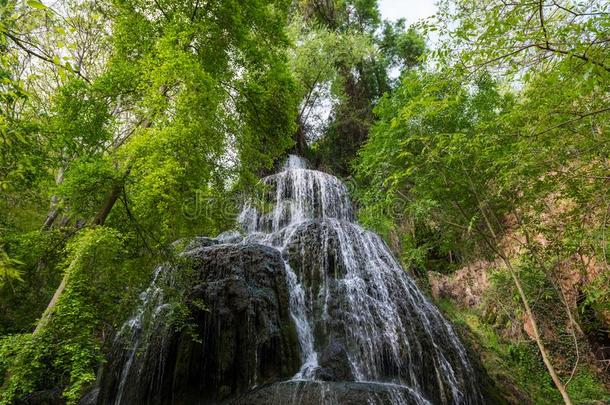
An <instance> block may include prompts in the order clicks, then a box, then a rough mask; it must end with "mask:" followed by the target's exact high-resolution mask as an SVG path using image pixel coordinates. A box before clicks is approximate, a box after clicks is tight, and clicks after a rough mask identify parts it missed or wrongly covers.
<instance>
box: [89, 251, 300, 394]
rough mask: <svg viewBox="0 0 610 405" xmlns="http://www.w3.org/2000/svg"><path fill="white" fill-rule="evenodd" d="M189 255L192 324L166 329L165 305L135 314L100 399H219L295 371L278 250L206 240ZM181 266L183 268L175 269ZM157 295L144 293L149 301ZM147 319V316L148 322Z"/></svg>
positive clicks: (293, 337)
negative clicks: (215, 242)
mask: <svg viewBox="0 0 610 405" xmlns="http://www.w3.org/2000/svg"><path fill="white" fill-rule="evenodd" d="M186 256H187V257H188V258H190V259H192V267H193V270H194V272H195V274H194V276H193V279H194V280H195V282H194V283H193V286H192V288H191V289H190V291H189V292H188V294H187V302H188V310H189V312H190V314H191V319H190V320H189V322H190V323H191V324H192V325H191V327H190V328H184V329H183V330H181V331H178V332H176V331H175V330H174V329H173V328H172V327H167V325H166V323H167V319H168V316H169V312H170V309H169V308H166V307H164V305H166V304H161V305H152V307H153V310H152V311H151V313H149V314H147V315H146V316H143V317H140V318H138V317H136V318H134V320H133V321H132V322H131V325H132V328H127V330H124V331H123V336H124V337H126V338H127V339H126V340H118V341H117V344H116V347H115V350H114V352H113V356H112V359H111V362H110V363H109V364H108V365H107V366H106V367H105V370H104V372H103V374H102V377H101V383H100V390H99V393H98V394H97V403H98V404H111V403H120V404H147V403H151V404H153V403H154V404H166V403H167V404H169V403H172V404H193V403H216V402H219V401H222V400H223V399H225V398H229V397H231V396H233V395H236V394H238V393H241V392H244V391H246V390H248V389H249V388H250V387H252V386H255V385H259V384H263V383H265V382H269V381H277V380H281V379H286V378H289V377H291V376H292V375H294V374H295V373H296V372H297V371H298V369H299V365H300V357H299V356H300V355H299V347H298V340H297V336H296V331H295V329H294V324H293V323H292V322H291V320H290V313H289V311H288V306H289V305H288V300H289V298H288V291H287V288H286V287H287V283H286V279H285V272H284V262H283V260H282V258H281V256H280V254H279V252H278V251H277V250H275V249H272V248H269V247H266V246H261V245H255V244H244V245H226V244H221V245H216V244H214V243H209V241H207V240H206V241H205V243H202V245H201V246H200V247H195V246H192V245H191V246H189V250H188V251H187V253H186ZM179 271H187V269H184V268H176V269H174V270H173V272H172V273H176V272H179ZM170 278H171V277H170ZM157 283H159V284H163V283H167V280H160V279H157ZM164 287H166V288H167V285H166V286H164ZM153 290H154V289H153ZM154 295H155V293H152V294H148V295H145V297H144V299H145V300H146V299H147V298H149V299H152V300H153V301H154V300H155V298H156V297H154ZM163 301H164V300H159V302H163ZM200 303H205V304H204V305H205V306H201V305H200ZM163 312H167V313H168V315H166V316H161V315H160V313H163ZM155 313H156V314H155ZM146 317H151V319H150V321H151V323H150V325H149V326H148V327H147V326H146V325H145V324H144V322H143V321H144V318H146ZM164 322H165V324H164ZM147 329H148V330H147ZM149 332H150V333H149ZM126 344H127V345H126Z"/></svg>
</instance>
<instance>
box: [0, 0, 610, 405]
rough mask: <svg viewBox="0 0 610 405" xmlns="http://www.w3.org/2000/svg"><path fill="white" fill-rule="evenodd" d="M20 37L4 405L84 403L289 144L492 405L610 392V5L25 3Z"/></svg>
mask: <svg viewBox="0 0 610 405" xmlns="http://www.w3.org/2000/svg"><path fill="white" fill-rule="evenodd" d="M0 49H1V53H0V80H1V82H0V404H62V403H68V404H76V403H78V402H79V401H80V399H81V398H82V397H83V395H85V394H86V393H87V392H88V391H89V390H91V388H92V387H93V386H94V385H95V383H96V379H98V378H99V372H100V371H99V370H100V368H101V366H102V365H103V364H105V363H106V362H107V361H108V358H109V353H110V347H111V346H112V343H113V341H114V338H115V336H116V334H117V333H118V331H119V329H120V327H121V325H122V324H123V323H124V322H125V321H126V320H127V319H129V317H130V316H131V314H132V313H133V310H134V308H135V307H136V306H137V303H138V300H139V295H140V293H141V292H142V291H143V290H144V289H145V288H146V286H148V284H149V282H150V280H151V277H152V276H153V271H154V269H155V267H156V265H158V264H159V263H164V262H169V263H173V262H177V261H180V257H179V255H178V254H177V249H176V245H177V244H176V243H175V241H178V240H188V238H193V237H196V236H210V237H213V236H215V235H217V234H219V233H221V232H224V231H227V230H231V229H235V227H236V218H237V214H238V213H239V211H240V206H241V205H242V204H243V203H244V201H246V200H247V199H249V198H251V197H252V196H254V195H256V194H257V193H259V192H260V191H261V187H263V186H262V185H261V184H260V183H259V182H258V180H259V179H260V178H261V177H262V176H266V175H269V174H270V173H272V172H273V170H275V169H277V168H278V167H279V166H281V164H282V162H283V161H284V160H285V158H286V156H287V154H288V153H291V154H297V155H300V156H303V157H305V158H307V159H308V161H309V162H311V164H312V165H314V166H315V167H316V168H318V169H320V170H323V171H325V172H328V173H332V174H333V175H335V176H337V177H340V178H341V179H342V180H343V181H344V182H345V183H346V184H347V186H348V188H349V191H350V193H351V198H352V199H353V200H354V203H355V206H356V207H357V215H358V217H359V219H360V222H361V223H362V224H363V225H364V226H366V227H367V228H368V229H371V230H374V231H376V232H378V233H379V234H380V235H381V236H382V237H383V239H384V241H385V243H386V244H387V245H388V246H389V248H390V249H391V250H392V252H393V253H394V255H395V256H396V257H398V258H399V261H400V263H401V264H402V266H403V267H404V268H405V269H406V271H407V273H408V274H409V275H410V276H411V277H413V278H414V279H415V280H416V281H417V284H418V285H419V287H420V288H421V289H422V290H424V291H425V292H426V294H427V295H428V296H429V297H431V299H432V300H433V302H434V303H435V304H436V305H437V306H438V307H439V308H441V310H442V312H443V313H444V315H445V316H446V317H447V318H448V319H449V320H451V322H452V323H453V325H454V328H455V330H456V331H457V333H458V334H459V336H460V338H461V340H462V341H463V342H464V344H465V346H466V347H467V348H468V352H469V355H470V356H471V357H472V358H473V359H475V360H473V361H475V362H476V363H477V364H479V367H480V368H481V369H482V370H484V374H485V375H486V380H485V384H486V385H489V386H491V387H492V388H490V390H491V391H493V393H494V394H495V397H494V399H493V400H491V401H490V403H502V402H505V403H515V404H524V403H536V404H538V403H540V404H555V403H562V402H564V403H566V404H572V403H574V404H576V403H581V404H584V403H587V404H590V403H602V402H603V401H607V400H609V399H610V367H609V366H610V268H609V266H608V262H609V261H610V231H609V230H610V227H609V221H610V205H609V204H610V57H609V56H610V3H608V2H606V1H603V0H584V1H575V0H540V1H538V0H536V1H529V0H528V1H526V0H523V1H521V0H518V1H506V0H439V2H438V4H437V13H436V15H434V16H433V17H430V18H428V19H425V20H422V21H420V22H419V23H417V24H414V25H412V26H407V24H406V22H405V21H404V20H400V19H399V20H392V21H389V20H384V19H382V18H381V15H380V12H379V6H378V4H377V1H376V0H299V1H295V0H240V1H238V0H189V1H178V0H58V1H54V2H52V1H46V0H45V1H42V2H40V1H38V0H0ZM170 295H172V297H173V298H172V304H171V305H173V311H172V313H173V314H174V315H173V316H172V320H171V322H172V327H173V328H176V329H182V328H186V329H188V328H189V327H190V326H191V321H190V318H189V311H188V308H186V307H185V306H184V305H183V304H181V302H182V301H181V300H182V299H183V298H184V297H182V295H183V292H182V291H180V289H176V290H175V291H171V294H170ZM202 305H205V302H204V303H203V304H202ZM168 322H169V321H168ZM117 403H118V402H117Z"/></svg>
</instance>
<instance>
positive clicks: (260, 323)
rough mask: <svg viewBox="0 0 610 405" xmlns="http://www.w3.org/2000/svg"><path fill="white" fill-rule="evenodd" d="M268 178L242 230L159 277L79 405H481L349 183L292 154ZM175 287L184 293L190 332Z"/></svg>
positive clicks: (468, 371)
mask: <svg viewBox="0 0 610 405" xmlns="http://www.w3.org/2000/svg"><path fill="white" fill-rule="evenodd" d="M261 182H262V186H263V187H262V192H261V193H260V195H259V196H258V198H254V199H252V201H250V202H249V203H247V204H245V206H244V208H243V210H242V212H241V214H240V215H239V217H238V222H239V224H240V226H241V228H242V229H243V231H242V232H227V233H223V234H221V235H219V236H218V237H216V238H205V237H199V238H195V239H193V240H191V241H190V243H189V244H188V246H186V248H185V249H184V250H183V251H182V253H181V256H182V258H184V259H185V260H187V262H188V263H190V264H188V265H185V264H174V265H163V266H160V267H159V268H158V269H157V271H156V272H155V275H154V278H153V280H152V283H151V285H150V287H149V288H148V289H147V290H145V291H144V292H143V293H142V295H141V305H140V307H139V308H138V310H137V311H136V312H135V314H134V316H133V317H132V318H131V319H130V320H129V321H128V322H126V323H125V324H124V325H123V328H122V329H121V331H120V333H119V334H118V336H117V339H116V341H115V344H114V346H113V349H112V353H111V356H110V359H109V362H108V363H107V364H106V365H105V366H104V369H103V372H102V373H101V377H100V379H99V382H98V388H97V391H96V393H94V394H91V395H89V396H88V397H87V398H88V399H87V402H83V404H85V403H86V404H104V405H106V404H115V405H124V404H132V403H143V404H189V405H190V404H209V403H230V404H234V405H238V404H244V405H245V404H248V405H252V404H254V405H262V404H276V403H281V404H295V405H296V404H301V403H306V404H329V405H334V404H361V403H369V404H388V403H391V404H397V405H401V404H416V405H424V404H472V405H477V404H481V403H484V400H483V398H482V395H481V394H480V392H479V390H478V387H477V380H476V377H475V375H476V373H475V372H474V370H473V368H472V367H471V365H470V363H469V360H468V358H467V355H466V351H465V349H464V347H463V346H462V344H461V343H460V341H459V340H458V338H457V336H456V334H455V332H454V331H453V329H452V327H451V325H450V324H449V323H448V322H447V321H446V320H445V319H444V318H443V316H442V315H441V314H440V312H439V310H438V309H437V308H436V307H435V306H434V305H432V304H431V303H430V301H429V300H428V299H427V298H426V297H425V296H424V295H423V294H422V293H421V291H420V290H419V289H418V288H417V286H416V284H415V282H414V281H413V280H412V279H411V278H410V277H409V275H408V274H407V273H406V272H405V271H404V270H403V269H402V268H401V267H400V265H399V263H398V262H397V261H396V260H395V259H394V257H393V256H392V254H391V253H390V251H389V249H388V247H387V246H386V245H385V243H384V242H383V241H382V240H381V239H380V238H379V236H377V235H376V234H374V233H372V232H370V231H367V230H365V229H363V228H362V227H360V226H359V225H358V224H357V223H356V219H355V215H354V210H353V208H352V205H351V201H350V198H349V192H348V190H347V187H346V186H345V184H343V182H341V181H340V180H339V179H338V178H336V177H334V176H332V175H329V174H327V173H323V172H320V171H317V170H312V169H310V168H309V167H308V164H307V162H306V161H305V160H304V159H302V158H300V157H298V156H294V155H291V156H289V158H288V159H287V161H286V163H285V165H284V166H283V167H282V168H281V169H280V171H279V172H278V173H276V174H273V175H271V176H268V177H265V178H263V179H262V180H261ZM181 266H182V267H181ZM185 279H186V280H188V281H186V284H185V281H184V280H185ZM166 291H169V293H170V294H169V295H174V296H175V294H176V292H177V291H183V292H184V297H185V304H186V308H188V311H189V312H190V315H189V318H188V319H187V320H188V322H187V323H188V325H190V327H189V328H187V329H184V328H178V329H176V328H175V327H174V326H173V325H172V324H171V322H170V321H169V320H170V319H171V318H172V311H174V310H175V309H174V308H175V307H174V306H173V305H171V304H169V303H168V296H167V294H165V292H166ZM201 303H203V306H202V305H201ZM183 309H184V307H183ZM179 314H182V316H183V315H184V311H183V312H180V313H179ZM180 319H183V318H180ZM182 324H184V321H183V322H182ZM183 326H184V325H183Z"/></svg>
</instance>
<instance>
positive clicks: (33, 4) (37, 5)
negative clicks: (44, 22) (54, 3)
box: [27, 0, 48, 10]
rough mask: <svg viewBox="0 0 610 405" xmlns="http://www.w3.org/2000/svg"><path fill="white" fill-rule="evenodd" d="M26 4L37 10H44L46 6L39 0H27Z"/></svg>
mask: <svg viewBox="0 0 610 405" xmlns="http://www.w3.org/2000/svg"><path fill="white" fill-rule="evenodd" d="M27 4H28V6H30V7H33V8H37V9H39V10H46V9H47V8H48V7H47V6H45V5H44V4H42V3H41V2H39V1H37V0H28V1H27Z"/></svg>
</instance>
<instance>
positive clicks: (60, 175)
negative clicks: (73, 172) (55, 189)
mask: <svg viewBox="0 0 610 405" xmlns="http://www.w3.org/2000/svg"><path fill="white" fill-rule="evenodd" d="M63 181H64V168H63V167H60V168H59V170H58V172H57V176H56V177H55V184H56V185H60V184H61V183H63ZM58 204H59V197H58V196H56V195H54V196H52V197H51V207H50V208H49V213H48V214H47V217H46V219H45V220H44V222H43V224H42V228H41V229H42V230H47V229H50V228H51V226H53V223H54V222H55V220H56V219H57V216H58V215H59V208H58V207H57V205H58Z"/></svg>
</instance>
